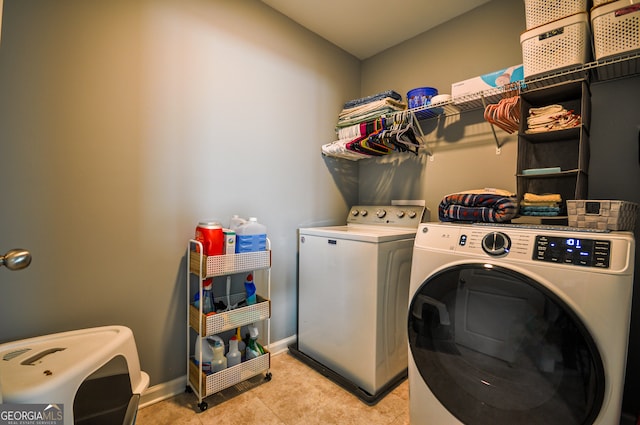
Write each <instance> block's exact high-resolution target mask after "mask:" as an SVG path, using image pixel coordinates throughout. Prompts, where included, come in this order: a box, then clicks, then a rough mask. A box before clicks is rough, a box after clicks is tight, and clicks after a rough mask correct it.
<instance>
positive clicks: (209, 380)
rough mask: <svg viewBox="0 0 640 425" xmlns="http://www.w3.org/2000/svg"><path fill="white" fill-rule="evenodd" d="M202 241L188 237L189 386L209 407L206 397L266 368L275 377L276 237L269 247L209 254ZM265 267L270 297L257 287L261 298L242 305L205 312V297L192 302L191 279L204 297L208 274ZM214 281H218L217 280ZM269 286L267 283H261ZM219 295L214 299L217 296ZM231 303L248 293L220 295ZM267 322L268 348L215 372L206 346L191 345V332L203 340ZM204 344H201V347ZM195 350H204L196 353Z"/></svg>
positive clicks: (202, 404)
mask: <svg viewBox="0 0 640 425" xmlns="http://www.w3.org/2000/svg"><path fill="white" fill-rule="evenodd" d="M202 252H203V247H202V244H201V243H200V242H198V241H196V240H194V239H191V240H189V243H188V246H187V266H186V267H187V277H186V280H187V282H186V287H187V303H188V308H187V371H188V375H189V378H188V380H187V391H193V392H194V393H195V394H196V396H197V397H198V407H199V408H200V411H204V410H206V409H207V408H208V404H207V402H206V401H203V399H204V398H206V397H208V396H210V395H213V394H215V393H217V392H219V391H222V390H224V389H226V388H229V387H231V386H233V385H236V384H238V383H240V382H242V381H245V380H247V379H249V378H252V377H254V376H256V375H259V374H261V373H264V374H265V380H267V381H269V380H271V372H270V371H269V368H270V353H269V344H270V341H271V326H270V323H269V319H270V317H271V301H270V298H271V242H270V241H269V240H268V239H267V249H266V251H255V252H245V253H240V254H226V255H215V256H206V255H204V254H203V253H202ZM257 270H264V271H265V272H264V275H266V290H267V294H266V298H265V297H263V296H261V295H260V292H259V290H258V293H257V302H256V304H252V305H246V306H243V307H238V308H235V309H233V310H228V311H225V312H221V313H215V314H209V315H205V314H204V313H203V312H202V303H199V305H198V307H195V306H194V305H193V303H192V300H193V295H194V294H195V292H194V291H193V290H192V289H191V288H192V285H191V283H192V279H197V281H198V289H197V291H199V297H200V299H202V291H203V281H204V280H205V279H207V278H213V277H218V276H227V277H230V276H231V275H234V274H240V273H250V272H255V271H257ZM214 285H215V283H214ZM260 286H264V285H259V287H260ZM218 299H219V298H216V299H215V301H218ZM220 299H222V301H224V302H225V303H226V304H229V303H231V304H232V305H233V304H235V303H239V302H241V301H243V300H244V299H245V293H244V292H242V293H238V294H228V297H227V296H225V297H221V298H220ZM263 321H264V322H265V324H266V341H265V340H264V339H263V337H262V335H261V336H260V343H261V344H262V345H263V346H264V348H265V354H264V355H261V356H259V357H256V358H253V359H250V360H245V361H243V362H241V363H240V364H238V365H236V366H232V367H229V368H226V369H224V370H221V371H219V372H215V373H208V374H207V373H206V372H205V371H203V370H202V349H201V348H202V347H195V349H192V342H191V341H192V337H193V335H194V334H197V335H199V336H200V337H201V338H198V339H197V340H196V342H195V343H196V344H198V343H200V344H202V341H203V338H204V337H207V336H212V335H217V334H219V333H221V332H225V331H230V330H233V329H236V328H239V327H242V326H246V325H250V324H252V323H258V322H263ZM198 348H199V349H198ZM194 352H198V353H199V358H198V359H196V358H195V355H194V354H193V353H194Z"/></svg>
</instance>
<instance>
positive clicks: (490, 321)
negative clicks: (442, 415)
mask: <svg viewBox="0 0 640 425" xmlns="http://www.w3.org/2000/svg"><path fill="white" fill-rule="evenodd" d="M408 328H409V334H408V336H409V346H410V352H411V355H412V357H413V360H414V362H415V364H416V366H417V369H418V371H419V373H420V375H421V377H422V379H423V380H424V381H425V382H426V384H427V386H428V387H429V389H430V391H431V392H432V393H433V394H434V395H435V397H436V398H437V399H438V400H439V402H440V403H441V404H442V405H443V406H444V407H445V408H446V409H447V410H448V411H449V412H451V414H452V415H454V416H455V417H457V418H458V419H459V420H460V421H461V422H463V423H465V424H467V425H480V424H491V425H513V424H524V423H526V424H544V425H553V424H558V425H571V424H590V423H592V422H593V420H594V419H595V417H596V416H597V415H598V412H599V410H600V406H601V404H602V399H603V394H604V372H603V367H602V360H601V358H600V355H599V354H598V351H597V349H596V346H595V343H594V341H593V339H592V338H591V336H590V335H589V333H588V332H587V330H586V329H585V327H584V325H583V324H582V323H581V322H580V321H579V319H578V317H577V316H576V314H574V313H573V312H572V311H571V309H570V308H569V306H568V305H566V304H565V303H564V302H563V301H561V300H560V299H559V298H558V297H557V296H556V295H554V294H553V293H551V292H550V291H549V290H548V289H547V288H545V287H543V286H542V285H541V284H540V283H538V282H535V281H533V280H532V279H530V278H528V277H527V276H524V275H522V274H520V273H517V272H514V271H512V270H508V269H505V268H501V267H497V266H493V267H484V266H482V265H479V264H469V265H460V266H455V267H451V268H449V269H445V270H443V271H441V272H439V273H437V274H434V275H433V276H431V277H429V278H428V279H427V280H426V281H425V282H424V283H423V284H422V286H421V287H420V288H419V289H418V291H416V293H415V295H414V296H413V299H412V300H411V305H410V308H409V323H408Z"/></svg>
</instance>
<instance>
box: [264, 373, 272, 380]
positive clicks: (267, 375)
mask: <svg viewBox="0 0 640 425" xmlns="http://www.w3.org/2000/svg"><path fill="white" fill-rule="evenodd" d="M264 380H265V381H267V382H268V381H271V372H268V373H267V374H266V375H265V377H264Z"/></svg>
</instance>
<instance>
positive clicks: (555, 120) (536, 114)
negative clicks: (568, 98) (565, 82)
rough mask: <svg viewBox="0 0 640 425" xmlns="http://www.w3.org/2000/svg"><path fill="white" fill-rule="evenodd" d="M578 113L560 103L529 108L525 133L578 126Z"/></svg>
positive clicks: (579, 120)
mask: <svg viewBox="0 0 640 425" xmlns="http://www.w3.org/2000/svg"><path fill="white" fill-rule="evenodd" d="M580 123H581V119H580V115H578V114H575V113H574V112H573V111H568V110H566V109H565V108H564V107H563V106H562V105H549V106H544V107H541V108H531V109H529V116H528V117H527V125H528V129H527V131H526V133H528V134H533V133H544V132H547V131H555V130H564V129H567V128H573V127H577V126H579V125H580Z"/></svg>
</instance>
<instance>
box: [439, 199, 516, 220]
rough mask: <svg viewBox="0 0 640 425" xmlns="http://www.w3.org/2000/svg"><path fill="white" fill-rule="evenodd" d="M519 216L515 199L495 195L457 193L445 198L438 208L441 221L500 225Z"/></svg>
mask: <svg viewBox="0 0 640 425" xmlns="http://www.w3.org/2000/svg"><path fill="white" fill-rule="evenodd" d="M517 214H518V201H517V200H516V198H515V197H509V196H502V195H495V194H486V193H482V194H468V193H455V194H452V195H448V196H445V197H444V198H443V199H442V201H441V202H440V205H439V206H438V218H439V219H440V221H468V222H483V223H500V222H505V221H509V220H511V219H512V218H514V217H515V216H516V215H517Z"/></svg>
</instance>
